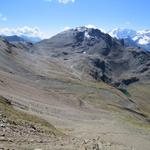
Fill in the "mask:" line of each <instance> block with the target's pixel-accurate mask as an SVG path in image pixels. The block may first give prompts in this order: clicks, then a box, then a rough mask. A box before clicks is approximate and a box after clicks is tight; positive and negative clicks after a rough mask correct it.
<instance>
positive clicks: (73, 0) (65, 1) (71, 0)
mask: <svg viewBox="0 0 150 150" xmlns="http://www.w3.org/2000/svg"><path fill="white" fill-rule="evenodd" d="M58 1H59V3H63V4H67V3H69V2H72V3H74V2H75V0H58Z"/></svg>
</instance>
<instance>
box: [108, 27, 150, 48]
mask: <svg viewBox="0 0 150 150" xmlns="http://www.w3.org/2000/svg"><path fill="white" fill-rule="evenodd" d="M109 34H110V35H111V36H112V37H115V38H118V39H126V40H127V39H129V40H130V41H131V40H132V42H134V45H137V46H141V47H142V48H145V49H148V50H150V30H139V31H136V30H133V29H119V28H116V29H113V30H111V31H110V32H109Z"/></svg>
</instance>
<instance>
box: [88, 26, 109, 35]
mask: <svg viewBox="0 0 150 150" xmlns="http://www.w3.org/2000/svg"><path fill="white" fill-rule="evenodd" d="M85 27H87V28H93V29H99V30H101V32H104V33H107V32H106V30H105V29H103V28H99V27H97V26H95V25H93V24H88V25H86V26H85Z"/></svg>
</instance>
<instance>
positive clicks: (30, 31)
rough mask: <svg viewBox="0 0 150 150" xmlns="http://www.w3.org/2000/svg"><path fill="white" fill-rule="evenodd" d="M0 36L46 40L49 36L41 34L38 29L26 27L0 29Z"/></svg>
mask: <svg viewBox="0 0 150 150" xmlns="http://www.w3.org/2000/svg"><path fill="white" fill-rule="evenodd" d="M0 35H6V36H10V35H18V36H22V35H24V36H30V37H39V38H42V39H44V38H48V37H49V35H47V34H46V33H44V32H42V31H41V30H40V29H39V28H38V27H33V28H31V27H28V26H24V27H21V28H19V27H18V28H0Z"/></svg>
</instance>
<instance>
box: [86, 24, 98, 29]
mask: <svg viewBox="0 0 150 150" xmlns="http://www.w3.org/2000/svg"><path fill="white" fill-rule="evenodd" d="M85 27H87V28H93V29H97V27H96V26H95V25H93V24H88V25H86V26H85Z"/></svg>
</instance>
